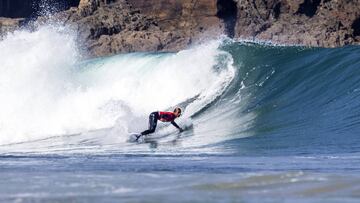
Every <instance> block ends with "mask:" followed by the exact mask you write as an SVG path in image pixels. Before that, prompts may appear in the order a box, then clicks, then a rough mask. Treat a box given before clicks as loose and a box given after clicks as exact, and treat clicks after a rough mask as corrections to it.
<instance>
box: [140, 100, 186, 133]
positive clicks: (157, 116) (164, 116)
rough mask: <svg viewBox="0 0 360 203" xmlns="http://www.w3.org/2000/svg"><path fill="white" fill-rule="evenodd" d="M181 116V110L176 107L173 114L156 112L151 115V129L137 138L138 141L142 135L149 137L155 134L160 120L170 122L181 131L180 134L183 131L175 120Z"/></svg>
mask: <svg viewBox="0 0 360 203" xmlns="http://www.w3.org/2000/svg"><path fill="white" fill-rule="evenodd" d="M180 116H181V108H179V107H176V108H175V109H174V111H173V112H166V111H156V112H152V113H151V114H150V115H149V129H148V130H145V131H144V132H142V133H141V134H139V135H137V136H136V140H138V139H139V138H140V137H141V136H142V135H148V134H151V133H154V132H155V129H156V125H157V121H158V120H160V121H162V122H170V123H171V124H172V125H173V126H175V127H176V128H177V129H179V131H180V132H182V131H183V129H182V128H180V127H179V126H178V124H176V123H175V121H174V120H175V119H176V118H178V117H180Z"/></svg>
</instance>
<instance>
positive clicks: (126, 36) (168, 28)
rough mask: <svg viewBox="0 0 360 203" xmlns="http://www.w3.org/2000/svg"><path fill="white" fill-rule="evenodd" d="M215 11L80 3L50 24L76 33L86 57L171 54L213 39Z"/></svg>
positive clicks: (100, 0) (188, 1) (116, 0)
mask: <svg viewBox="0 0 360 203" xmlns="http://www.w3.org/2000/svg"><path fill="white" fill-rule="evenodd" d="M151 3H153V4H151ZM211 3H212V4H211ZM154 9H155V10H154ZM154 11H164V12H154ZM216 11H217V10H216V2H215V1H212V0H201V1H192V0H184V1H177V0H173V1H168V0H156V1H155V0H153V1H151V0H142V1H140V0H127V1H125V0H112V1H108V0H81V1H80V4H79V7H78V8H77V9H70V10H67V11H64V12H59V13H56V14H55V15H54V16H53V18H55V19H57V21H59V20H60V21H62V22H63V23H64V24H65V25H69V26H71V27H72V28H73V29H74V30H76V31H77V33H78V39H79V41H81V44H83V45H84V46H85V48H86V49H87V50H88V53H89V55H90V56H103V55H111V54H115V53H121V52H132V51H154V52H155V51H177V50H180V49H183V48H185V47H186V46H188V45H189V44H191V43H193V42H198V41H201V40H202V39H203V38H209V37H216V36H219V35H220V34H221V33H223V23H222V22H221V20H220V19H219V18H217V17H216ZM46 21H47V19H46V18H39V20H38V22H40V23H41V22H46Z"/></svg>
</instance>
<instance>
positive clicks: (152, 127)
mask: <svg viewBox="0 0 360 203" xmlns="http://www.w3.org/2000/svg"><path fill="white" fill-rule="evenodd" d="M157 120H158V113H157V112H153V113H151V114H150V116H149V129H148V130H145V131H144V132H142V133H141V135H148V134H151V133H154V132H155V129H156V125H157Z"/></svg>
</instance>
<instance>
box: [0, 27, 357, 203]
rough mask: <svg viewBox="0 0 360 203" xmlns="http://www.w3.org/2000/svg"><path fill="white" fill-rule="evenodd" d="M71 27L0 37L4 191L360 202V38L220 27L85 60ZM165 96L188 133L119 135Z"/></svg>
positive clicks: (41, 196) (78, 198)
mask: <svg viewBox="0 0 360 203" xmlns="http://www.w3.org/2000/svg"><path fill="white" fill-rule="evenodd" d="M75 36H76V33H74V32H73V31H71V29H69V28H66V27H60V26H51V25H49V26H43V27H40V28H39V29H38V30H35V31H32V32H30V31H28V30H18V31H16V32H14V33H9V34H8V35H7V36H6V37H4V39H2V40H1V41H0V61H1V64H0V73H1V74H0V101H1V103H0V174H1V175H0V177H1V178H0V180H1V181H0V201H4V202H48V201H60V202H67V201H74V202H99V201H105V202H113V201H135V202H137V201H150V202H168V201H175V202H187V201H189V202H194V201H196V202H198V201H201V202H213V201H215V202H218V201H225V202H228V201H244V202H264V201H265V200H266V202H304V201H307V202H339V201H341V202H357V201H358V198H359V196H358V191H359V189H360V188H359V184H358V183H359V182H360V165H359V164H360V154H359V150H360V144H359V143H360V142H359V141H360V138H359V133H360V128H359V127H360V126H359V125H360V119H359V115H360V110H359V106H360V101H359V96H360V78H359V75H360V69H359V68H358V67H359V65H360V60H359V59H360V48H359V47H357V46H349V47H344V48H335V49H323V48H306V47H299V46H274V45H269V44H267V45H265V44H258V43H252V42H241V41H234V40H231V39H228V38H226V37H220V38H219V39H218V40H208V41H206V42H204V43H201V44H197V45H193V46H191V47H189V48H188V49H185V50H182V51H179V52H175V53H148V52H143V53H128V54H118V55H114V56H107V57H101V58H86V55H85V54H84V51H83V50H82V49H81V46H80V45H79V44H78V43H77V41H76V37H75ZM175 106H180V107H181V108H182V109H183V110H184V113H183V115H182V117H180V118H179V119H178V124H179V125H180V126H182V127H184V128H186V129H187V130H186V131H185V132H183V133H178V131H177V129H175V128H174V127H173V126H171V125H167V124H163V123H160V124H159V125H158V129H157V131H156V133H155V134H153V135H151V136H149V139H148V141H147V142H145V143H142V144H134V143H129V142H128V141H127V139H128V134H129V133H131V132H141V131H143V130H145V129H146V128H147V125H148V116H149V114H150V113H151V112H153V111H163V110H172V109H173V108H174V107H175Z"/></svg>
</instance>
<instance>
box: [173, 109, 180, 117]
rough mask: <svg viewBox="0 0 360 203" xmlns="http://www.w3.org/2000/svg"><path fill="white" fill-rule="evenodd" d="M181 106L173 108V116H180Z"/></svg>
mask: <svg viewBox="0 0 360 203" xmlns="http://www.w3.org/2000/svg"><path fill="white" fill-rule="evenodd" d="M181 112H182V111H181V108H180V107H176V108H175V109H174V114H175V116H176V117H180V116H181Z"/></svg>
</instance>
